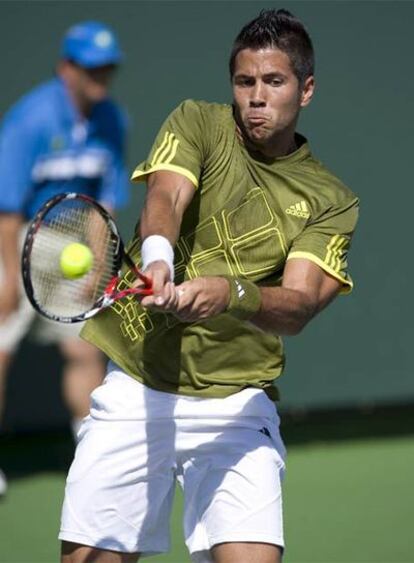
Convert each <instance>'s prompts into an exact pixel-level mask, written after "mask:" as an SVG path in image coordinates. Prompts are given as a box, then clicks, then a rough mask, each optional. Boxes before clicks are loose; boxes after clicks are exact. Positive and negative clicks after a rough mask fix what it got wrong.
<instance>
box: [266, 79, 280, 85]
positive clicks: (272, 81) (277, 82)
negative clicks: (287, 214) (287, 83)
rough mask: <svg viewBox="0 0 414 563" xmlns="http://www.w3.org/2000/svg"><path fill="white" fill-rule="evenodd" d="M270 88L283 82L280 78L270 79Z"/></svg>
mask: <svg viewBox="0 0 414 563" xmlns="http://www.w3.org/2000/svg"><path fill="white" fill-rule="evenodd" d="M269 84H270V85H271V86H281V85H282V84H283V80H282V79H281V78H272V79H271V80H270V81H269Z"/></svg>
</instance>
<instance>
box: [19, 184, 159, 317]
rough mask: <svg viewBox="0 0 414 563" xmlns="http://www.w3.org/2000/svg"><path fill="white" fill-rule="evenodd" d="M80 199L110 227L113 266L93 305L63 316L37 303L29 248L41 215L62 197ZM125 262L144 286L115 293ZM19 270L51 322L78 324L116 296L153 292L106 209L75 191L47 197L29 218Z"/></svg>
mask: <svg viewBox="0 0 414 563" xmlns="http://www.w3.org/2000/svg"><path fill="white" fill-rule="evenodd" d="M65 199H67V200H74V199H77V200H83V201H85V202H87V203H88V204H90V205H91V206H92V207H94V208H95V209H96V210H97V211H98V212H99V213H100V215H101V216H102V218H103V219H104V221H105V222H106V224H107V225H108V226H109V229H110V236H111V240H112V243H113V244H114V249H115V250H114V265H113V270H112V273H113V276H112V278H111V280H110V281H109V283H108V284H107V286H106V288H105V290H104V292H103V294H102V295H101V296H100V297H99V298H98V299H97V300H96V302H95V303H94V304H93V305H92V307H91V309H89V310H88V311H85V312H84V313H80V314H78V315H73V316H71V317H65V316H61V315H55V314H53V313H51V312H50V311H47V310H45V309H43V308H42V306H41V305H40V304H39V303H38V301H37V300H36V298H35V292H34V288H33V284H32V280H31V276H30V269H31V268H30V257H31V254H32V248H33V243H34V239H35V236H36V233H37V232H38V230H39V228H40V226H41V224H42V221H43V219H44V217H45V216H46V215H47V214H48V213H49V211H50V210H51V209H52V208H53V207H54V206H56V205H57V204H58V203H60V202H61V201H63V200H65ZM123 262H125V263H126V265H127V266H128V268H130V270H132V271H133V272H134V274H135V275H136V276H137V278H139V279H140V280H141V281H143V282H144V287H143V288H128V289H125V290H122V291H119V292H117V291H116V286H117V284H118V282H119V280H120V274H121V269H122V263H123ZM21 272H22V278H23V285H24V288H25V291H26V295H27V297H28V299H29V301H30V303H31V305H32V306H33V307H34V309H35V310H36V311H37V312H38V313H40V314H41V315H43V316H44V317H46V318H48V319H51V320H53V321H58V322H62V323H68V324H71V323H77V322H82V321H85V320H87V319H90V318H91V317H93V316H94V315H96V314H97V313H98V312H99V311H101V310H102V309H106V308H107V307H110V306H111V305H112V304H113V303H114V302H115V301H117V300H118V299H122V298H123V297H126V296H128V295H141V296H145V295H152V289H151V286H152V283H151V280H150V279H149V278H148V277H147V276H145V275H144V274H142V272H140V270H139V269H138V267H137V265H136V264H135V263H134V261H133V260H132V258H131V257H130V256H129V254H128V253H127V252H125V248H124V244H123V242H122V239H121V236H120V234H119V231H118V227H117V225H116V223H115V221H114V219H113V218H112V217H111V215H110V214H109V213H108V211H106V209H105V208H104V207H102V205H101V204H100V203H98V202H97V201H96V200H95V199H93V198H92V197H90V196H87V195H85V194H78V193H75V192H68V193H61V194H58V195H56V196H54V197H52V198H50V199H49V200H48V201H47V202H46V203H45V204H44V205H43V206H42V207H41V208H40V209H39V211H38V212H37V213H36V215H35V217H34V218H33V220H32V221H31V223H30V225H29V228H28V230H27V233H26V237H25V240H24V244H23V250H22V257H21Z"/></svg>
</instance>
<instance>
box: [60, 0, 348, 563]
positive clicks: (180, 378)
mask: <svg viewBox="0 0 414 563" xmlns="http://www.w3.org/2000/svg"><path fill="white" fill-rule="evenodd" d="M230 75H231V80H232V89H233V105H223V104H215V103H207V102H198V101H193V100H187V101H185V102H183V103H182V104H181V105H180V106H179V107H178V108H177V109H176V110H175V111H173V113H172V114H171V115H170V116H169V117H168V118H167V120H166V121H165V123H164V125H163V126H162V128H161V130H160V132H159V134H158V136H157V138H156V139H155V143H154V146H153V148H152V150H151V152H150V155H149V157H148V159H147V160H146V161H145V162H143V163H142V164H140V165H139V166H138V167H137V169H136V170H135V172H134V174H133V179H134V180H135V181H143V180H146V181H147V184H148V190H147V198H146V202H145V206H144V209H143V212H142V216H141V220H140V224H139V233H140V236H138V235H137V236H136V237H135V238H134V239H133V241H132V242H131V244H130V251H131V252H132V254H133V256H134V258H135V260H136V262H137V263H139V264H141V265H142V267H143V269H144V271H145V272H146V273H147V274H148V275H149V276H151V278H152V280H153V287H154V295H153V296H150V297H145V298H144V299H143V300H142V302H141V304H140V303H139V302H138V301H137V300H136V299H134V298H130V299H127V300H125V301H124V302H118V303H117V304H115V305H114V306H113V307H112V309H109V310H106V311H104V312H102V313H100V314H99V315H98V316H97V317H95V318H94V319H93V320H91V321H89V322H88V323H87V324H86V326H85V328H84V331H83V336H84V337H85V338H86V339H87V340H88V341H90V342H92V343H94V344H96V345H97V346H98V347H99V348H100V349H102V350H103V351H104V352H105V353H106V354H107V355H108V357H109V358H110V362H109V365H108V374H107V376H106V379H105V384H104V385H102V386H101V387H99V388H98V389H96V390H95V391H94V392H93V393H92V404H91V411H90V415H89V417H87V419H86V420H85V422H84V423H83V425H82V428H81V430H80V437H81V439H80V442H79V444H78V447H77V453H76V457H75V460H74V462H73V465H72V467H71V470H70V472H69V475H68V479H67V486H66V495H65V502H64V507H63V516H62V524H61V531H60V538H61V539H62V540H63V548H62V553H63V559H62V560H63V561H64V562H65V563H68V562H71V563H72V562H80V561H92V560H93V561H111V562H120V561H122V562H126V561H137V559H138V558H139V556H140V555H142V556H145V555H150V554H153V553H160V552H166V551H168V549H169V545H170V544H169V532H168V530H169V522H168V521H169V515H170V511H171V505H172V498H173V493H174V485H175V482H176V481H178V482H179V484H180V485H181V486H182V488H183V490H184V534H185V541H186V544H187V547H188V550H189V552H190V554H191V557H192V560H193V561H198V562H210V561H214V562H216V563H248V562H249V563H251V562H254V563H277V562H280V561H281V558H282V552H283V549H284V538H283V523H282V491H281V480H282V476H283V472H284V466H285V465H284V456H285V451H284V446H283V442H282V439H281V437H280V433H279V418H278V414H277V410H276V407H275V403H274V401H275V400H276V399H277V397H278V393H277V389H276V387H275V385H274V380H275V379H276V378H277V377H278V376H279V375H280V374H281V373H282V370H283V364H284V357H283V350H282V342H281V338H280V335H284V334H288V335H294V334H297V333H299V332H300V331H301V330H302V329H303V327H304V326H305V325H306V324H307V323H308V322H309V321H310V320H311V319H312V318H313V317H314V316H315V315H317V313H319V311H321V310H322V309H323V308H324V307H326V306H327V305H328V303H329V302H331V301H332V300H333V299H334V298H335V297H336V296H337V295H338V294H339V293H348V292H349V291H350V290H351V288H352V281H351V278H350V277H349V275H348V272H347V253H348V249H349V245H350V240H351V235H352V232H353V230H354V227H355V224H356V220H357V210H358V200H357V198H356V197H355V195H354V194H353V193H352V192H351V191H350V190H349V189H348V188H346V187H345V186H344V185H343V184H342V183H341V182H340V181H339V180H338V179H337V178H336V177H335V176H334V175H333V174H331V173H330V172H329V171H328V170H327V169H326V168H325V167H324V166H323V165H322V164H321V163H320V162H319V161H318V160H316V159H315V158H314V157H313V156H312V154H311V151H310V147H309V144H308V142H307V141H306V139H305V138H304V137H303V136H301V135H300V134H298V133H296V132H295V131H296V125H297V121H298V117H299V113H300V111H301V109H302V108H304V107H305V106H307V105H308V104H309V102H310V101H311V99H312V95H313V91H314V56H313V48H312V43H311V40H310V38H309V36H308V34H307V32H306V31H305V29H304V27H303V25H302V23H301V22H300V21H299V20H298V19H296V18H295V17H294V16H293V15H291V14H290V13H289V12H287V11H285V10H280V11H277V12H276V11H275V10H268V11H263V12H261V13H260V15H259V16H258V17H257V18H256V19H255V20H253V21H252V22H250V23H248V24H247V25H246V26H245V27H244V28H243V29H242V30H241V32H240V34H239V35H238V37H237V38H236V40H235V43H234V45H233V50H232V53H231V57H230ZM123 283H130V279H129V277H128V276H127V277H126V278H125V280H124V282H123Z"/></svg>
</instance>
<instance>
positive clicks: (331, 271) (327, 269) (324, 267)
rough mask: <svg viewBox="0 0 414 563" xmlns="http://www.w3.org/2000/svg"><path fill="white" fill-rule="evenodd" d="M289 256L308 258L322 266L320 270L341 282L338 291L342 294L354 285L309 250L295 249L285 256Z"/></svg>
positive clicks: (349, 290) (348, 291)
mask: <svg viewBox="0 0 414 563" xmlns="http://www.w3.org/2000/svg"><path fill="white" fill-rule="evenodd" d="M291 258H305V259H306V260H310V261H311V262H314V263H315V264H317V265H318V266H319V267H320V268H322V270H324V271H325V272H327V273H328V274H329V275H330V276H332V277H333V278H335V279H337V280H339V281H340V282H342V284H343V287H342V289H341V291H340V293H343V294H347V293H351V291H352V289H353V287H354V283H353V281H352V280H351V279H346V278H344V277H343V276H341V275H340V274H339V273H338V272H337V271H336V270H334V269H332V268H331V267H330V266H328V265H327V264H325V262H324V261H323V260H321V259H320V258H318V257H317V256H315V255H314V254H311V253H310V252H301V251H300V250H297V251H295V252H291V253H290V254H289V256H288V257H287V260H290V259H291Z"/></svg>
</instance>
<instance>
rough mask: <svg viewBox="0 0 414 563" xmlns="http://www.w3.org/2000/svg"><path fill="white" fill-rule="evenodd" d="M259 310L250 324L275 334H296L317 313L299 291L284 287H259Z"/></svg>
mask: <svg viewBox="0 0 414 563" xmlns="http://www.w3.org/2000/svg"><path fill="white" fill-rule="evenodd" d="M260 294H261V306H260V310H259V311H258V312H257V313H255V315H254V316H253V317H252V318H251V319H250V322H252V323H253V324H255V325H256V326H258V327H259V328H261V329H263V330H265V331H271V332H275V333H277V334H281V335H283V334H285V335H294V334H298V333H299V332H300V331H301V330H302V329H303V328H304V327H305V325H306V324H307V323H308V322H309V321H310V320H311V319H312V317H313V316H314V315H315V314H316V313H317V312H318V307H317V305H316V304H315V303H314V302H313V300H312V299H310V297H309V296H307V295H306V294H305V293H302V292H301V291H297V290H292V289H287V288H284V287H261V288H260Z"/></svg>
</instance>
